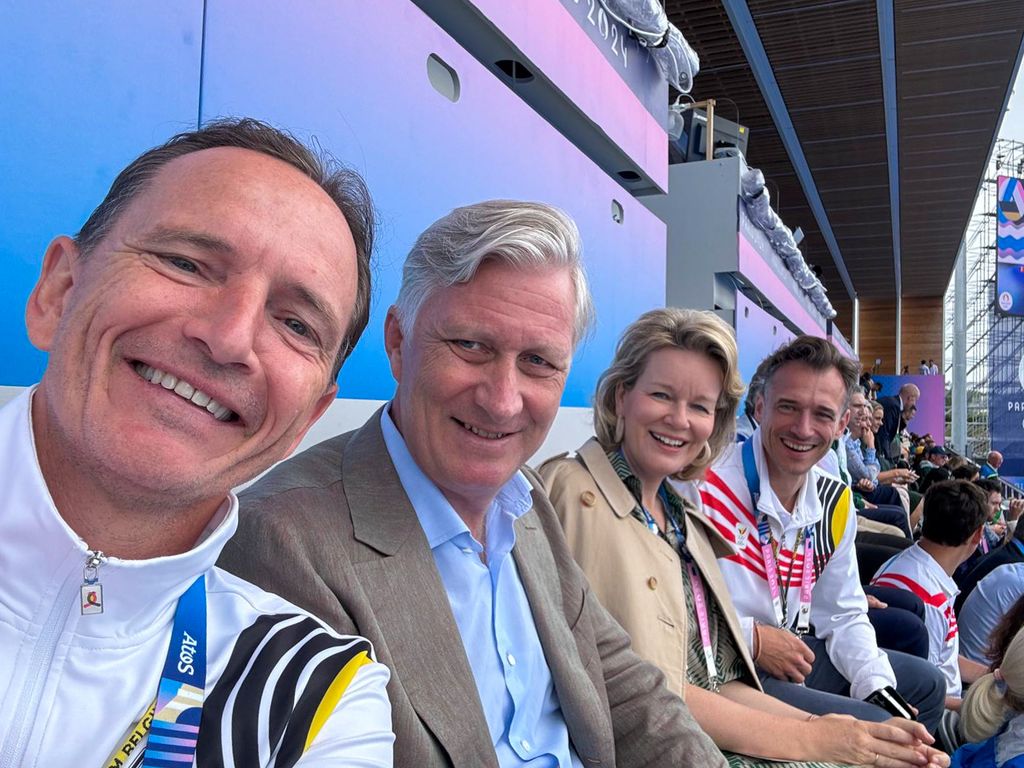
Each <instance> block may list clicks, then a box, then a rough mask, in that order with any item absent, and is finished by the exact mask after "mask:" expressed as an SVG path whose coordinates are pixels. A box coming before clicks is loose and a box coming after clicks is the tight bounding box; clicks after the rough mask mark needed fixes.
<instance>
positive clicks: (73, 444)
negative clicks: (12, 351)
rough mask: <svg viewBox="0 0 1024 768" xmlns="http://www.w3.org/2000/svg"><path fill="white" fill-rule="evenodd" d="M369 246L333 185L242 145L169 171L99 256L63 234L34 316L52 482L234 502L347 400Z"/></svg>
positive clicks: (197, 155) (38, 424)
mask: <svg viewBox="0 0 1024 768" xmlns="http://www.w3.org/2000/svg"><path fill="white" fill-rule="evenodd" d="M355 258H356V257H355V246H354V243H353V240H352V236H351V233H350V232H349V229H348V226H347V225H346V223H345V219H344V217H343V216H342V214H341V212H340V211H339V210H338V208H337V207H336V206H335V205H334V203H333V202H332V200H331V199H330V198H329V197H328V196H327V194H326V193H325V192H323V190H321V189H320V188H319V187H318V186H317V185H316V184H315V183H314V182H313V181H311V180H310V179H308V178H307V177H305V176H304V175H303V174H302V173H300V172H299V171H298V170H296V169H295V168H292V167H291V166H289V165H287V164H286V163H284V162H282V161H280V160H276V159H274V158H271V157H269V156H267V155H263V154H260V153H257V152H253V151H249V150H242V149H234V148H218V149H208V150H202V151H199V152H194V153H192V154H188V155H185V156H183V157H180V158H178V159H175V160H172V161H171V162H170V163H168V164H167V165H166V166H164V167H163V168H161V169H160V170H159V171H158V172H157V173H156V175H155V177H154V178H153V180H152V181H151V183H150V184H149V186H148V187H147V188H146V189H145V190H143V191H142V192H140V193H139V194H138V195H137V196H136V197H135V198H134V200H133V201H132V202H131V203H130V204H129V205H128V206H127V208H126V209H125V211H124V212H123V213H121V214H120V216H119V217H118V218H117V220H116V222H115V223H114V226H113V227H112V229H111V231H110V232H109V234H108V235H107V236H106V237H104V238H103V240H102V241H100V243H99V244H98V245H97V247H96V248H95V249H94V250H93V251H92V252H91V253H89V254H87V255H82V254H80V253H79V252H78V250H77V248H76V246H75V244H74V243H73V242H72V241H71V240H69V239H68V238H58V239H57V240H55V241H54V242H53V243H52V244H51V245H50V248H49V249H48V251H47V254H46V258H45V261H44V266H43V274H42V276H41V278H40V281H39V283H38V285H37V286H36V289H35V291H34V292H33V295H32V298H31V299H30V301H29V306H28V310H27V313H26V322H27V324H28V328H29V334H30V336H31V338H32V341H33V343H34V344H35V345H36V346H37V347H39V348H41V349H45V350H48V351H49V352H50V360H49V365H48V367H47V370H46V373H45V375H44V377H43V380H42V383H41V385H40V387H39V389H38V391H37V392H36V394H35V397H34V399H33V419H34V426H35V434H36V440H37V445H38V449H39V454H40V462H41V464H42V466H43V469H44V473H46V474H47V480H48V482H51V479H52V477H53V476H60V477H61V480H60V481H59V482H58V485H60V484H67V487H66V488H64V491H65V495H69V496H72V497H73V496H74V494H76V492H77V491H76V484H77V485H79V486H81V485H82V484H83V483H89V482H92V483H94V484H95V485H96V486H99V487H100V488H101V489H102V492H105V493H106V494H107V495H108V496H111V497H116V498H124V499H126V500H130V501H127V502H126V503H135V504H143V503H146V502H147V500H151V501H157V500H159V501H160V502H161V503H164V504H166V505H179V504H180V506H182V507H187V506H190V505H191V506H193V507H195V506H204V505H205V506H209V505H210V504H212V505H214V507H215V506H216V505H219V504H220V503H221V501H222V500H223V498H224V495H225V494H226V493H227V491H228V490H229V489H230V488H232V487H233V486H235V485H238V484H239V483H241V482H244V481H245V480H248V479H250V478H252V477H254V476H255V475H256V474H258V473H259V472H261V471H262V470H264V469H266V468H267V467H269V466H270V465H271V464H272V463H273V462H275V461H277V460H279V459H281V458H283V457H284V456H285V455H287V453H288V452H290V451H291V449H292V448H293V447H294V446H295V445H296V444H297V443H298V441H299V440H300V439H301V437H302V435H303V434H304V433H305V431H306V430H307V429H308V427H309V426H310V425H311V424H312V423H313V422H314V421H315V420H316V418H317V417H318V416H319V415H320V414H321V413H322V412H323V410H324V409H325V408H326V407H327V406H328V405H329V403H330V402H331V400H332V399H333V397H334V394H335V391H336V387H335V386H334V384H333V382H331V380H330V373H331V366H332V362H333V360H334V356H335V354H336V352H337V350H338V347H339V344H340V340H341V336H342V333H343V331H344V325H345V322H346V321H347V318H348V317H349V315H350V313H351V311H352V306H353V303H354V301H355V293H356V262H355ZM71 468H73V470H72V469H71Z"/></svg>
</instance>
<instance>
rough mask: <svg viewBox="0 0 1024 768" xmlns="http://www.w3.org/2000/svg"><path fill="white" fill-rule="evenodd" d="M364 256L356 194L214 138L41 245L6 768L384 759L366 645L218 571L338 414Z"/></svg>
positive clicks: (3, 621)
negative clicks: (262, 491)
mask: <svg viewBox="0 0 1024 768" xmlns="http://www.w3.org/2000/svg"><path fill="white" fill-rule="evenodd" d="M371 241H372V212H371V209H370V207H369V201H368V196H367V195H366V192H365V188H364V187H363V185H362V181H361V180H360V179H359V178H358V177H357V176H355V175H354V174H351V173H350V172H348V171H345V170H335V169H331V168H325V166H324V164H323V161H322V160H321V159H319V158H317V157H316V156H314V155H313V154H312V153H310V152H309V151H308V150H306V149H305V148H304V147H303V146H302V145H301V144H299V143H298V142H296V141H295V140H294V139H292V138H291V137H290V136H288V135H287V134H285V133H283V132H281V131H278V130H276V129H274V128H271V127H270V126H267V125H265V124H263V123H259V122H257V121H253V120H230V121H220V122H217V123H213V124H210V125H208V126H206V127H205V128H202V129H200V130H198V131H192V132H189V133H186V134H181V135H179V136H177V137H174V138H173V139H171V140H170V141H169V142H168V143H167V144H165V145H163V146H161V147H157V148H156V149H153V150H150V151H149V152H146V153H145V154H143V155H142V156H141V157H140V158H138V159H137V160H135V161H134V162H133V163H132V164H131V165H129V166H128V168H126V169H125V170H124V171H123V172H122V173H121V175H120V176H118V178H117V180H116V181H115V182H114V185H113V186H112V187H111V190H110V192H109V193H108V195H107V198H106V199H105V200H104V202H103V203H102V204H101V205H100V206H99V207H98V208H97V209H96V211H95V212H94V213H93V214H92V216H91V217H90V218H89V220H88V221H87V222H86V224H85V226H84V227H83V228H82V230H81V232H79V234H78V235H77V236H76V237H75V238H73V239H72V238H68V237H58V238H57V239H55V240H54V241H53V242H52V243H51V244H50V246H49V247H48V249H47V251H46V254H45V256H44V260H43V266H42V274H41V276H40V279H39V282H38V283H37V285H36V287H35V289H34V291H33V292H32V295H31V297H30V298H29V302H28V308H27V311H26V323H27V327H28V332H29V336H30V338H31V340H32V342H33V343H34V344H35V345H36V346H37V347H39V348H40V349H43V350H46V351H48V352H49V360H48V364H47V368H46V371H45V373H44V375H43V378H42V380H41V381H40V383H39V384H38V385H37V386H35V387H32V388H30V389H28V390H26V391H25V392H24V393H22V394H21V395H20V396H19V397H17V398H16V399H15V400H14V401H12V402H10V403H8V404H7V405H6V406H5V407H4V408H2V409H0V574H2V578H3V582H4V584H3V588H2V589H0V648H3V651H4V652H3V653H2V654H0V768H8V767H11V768H13V767H14V766H48V767H49V766H76V767H77V766H95V767H99V766H107V765H109V766H137V765H143V766H154V767H157V766H182V765H193V764H194V765H198V766H200V767H202V766H246V767H248V766H271V765H274V766H292V765H296V764H298V765H300V766H302V767H303V768H310V767H312V766H326V765H349V766H351V765H358V766H390V765H391V763H392V743H393V734H392V731H391V722H390V706H389V703H388V698H387V695H386V691H385V687H386V685H387V681H388V671H387V669H386V668H384V667H383V666H381V665H380V664H378V663H376V662H375V661H374V660H373V657H372V653H373V652H372V649H371V647H370V644H369V643H368V642H367V641H365V640H364V639H362V638H359V637H346V636H342V635H339V634H337V633H335V632H333V631H332V630H330V629H328V628H327V627H326V626H325V625H324V624H322V623H321V622H320V621H319V620H317V619H314V618H312V617H311V616H309V615H308V614H306V613H305V612H303V611H302V610H300V609H298V608H297V607H295V606H294V605H292V604H290V603H288V602H286V601H285V600H283V599H281V598H279V597H277V596H275V595H271V594H269V593H267V592H264V591H263V590H261V589H259V588H257V587H255V586H254V585H252V584H249V583H247V582H245V581H242V580H240V579H238V578H235V577H233V576H230V575H228V574H226V573H224V572H223V571H221V570H220V569H218V568H216V567H214V563H215V562H216V560H217V558H218V556H219V554H220V551H221V549H222V548H223V546H224V544H225V543H226V541H227V540H228V539H229V538H230V537H231V535H232V534H233V533H234V531H235V527H236V524H237V500H236V499H235V496H234V494H233V493H231V488H233V487H235V486H237V485H238V484H240V483H242V482H244V481H246V480H248V479H250V478H252V477H253V476H255V475H256V474H258V473H259V472H261V471H263V470H264V469H266V468H267V467H268V466H270V465H271V464H272V463H274V462H275V461H277V460H279V459H282V458H284V456H286V455H287V454H288V453H289V452H290V451H291V450H292V449H293V448H294V447H295V445H296V444H297V443H298V442H299V440H301V438H302V436H303V435H304V434H305V432H306V430H307V429H308V428H309V426H310V425H312V423H313V422H314V421H315V420H316V419H317V418H318V417H319V416H320V414H321V413H323V411H324V409H325V408H326V407H327V406H328V405H329V404H330V402H331V401H332V400H333V399H334V396H335V393H336V391H337V386H336V385H335V383H334V381H335V378H336V376H337V372H338V369H339V368H340V365H341V362H342V360H343V359H344V356H345V354H346V352H347V351H348V350H350V349H351V346H352V344H354V342H355V340H356V339H357V338H358V336H359V334H360V333H361V331H362V329H363V328H364V327H365V325H366V317H367V306H368V300H369V299H368V297H369V290H370V286H369V270H368V258H369V251H370V246H371ZM270 567H280V568H287V567H288V564H287V563H278V564H270Z"/></svg>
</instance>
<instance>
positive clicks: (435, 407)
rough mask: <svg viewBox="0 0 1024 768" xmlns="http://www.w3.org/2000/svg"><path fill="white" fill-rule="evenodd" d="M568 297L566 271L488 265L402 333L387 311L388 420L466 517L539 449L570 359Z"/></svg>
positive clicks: (431, 302)
mask: <svg viewBox="0 0 1024 768" xmlns="http://www.w3.org/2000/svg"><path fill="white" fill-rule="evenodd" d="M573 299H574V289H573V285H572V280H571V276H570V272H569V270H567V269H555V268H552V269H536V268H533V269H530V268H527V269H517V268H515V267H512V266H509V265H507V264H504V263H502V262H496V261H485V262H484V263H483V264H482V265H481V267H480V268H479V269H478V270H477V273H476V275H475V276H474V277H473V279H472V280H470V281H469V282H468V283H460V284H457V285H454V286H451V287H449V288H443V289H440V290H437V291H435V292H434V293H432V294H431V295H430V296H429V297H428V298H427V299H426V301H425V302H424V303H423V304H422V306H421V307H420V310H419V313H418V314H417V316H416V319H415V323H414V324H413V326H412V328H409V329H408V332H407V333H403V332H402V329H401V326H400V323H399V322H398V318H397V315H396V314H395V310H394V308H392V310H391V311H390V312H389V313H388V317H387V321H386V324H385V345H386V347H387V352H388V357H389V359H390V362H391V372H392V374H393V375H394V377H395V380H396V381H397V382H398V389H397V391H396V393H395V398H394V402H393V404H392V410H391V416H392V418H393V419H394V420H395V424H396V426H397V427H398V429H399V431H400V432H401V433H402V436H403V438H404V439H405V442H406V445H407V446H408V448H409V452H410V453H411V454H412V457H413V459H415V461H416V463H417V464H418V465H419V467H420V469H422V470H423V472H424V473H425V474H426V475H427V477H429V478H430V479H431V480H432V481H433V482H434V483H435V484H436V485H437V486H438V488H439V489H440V490H441V492H442V493H444V495H445V497H446V498H447V499H448V500H449V502H451V504H452V506H453V507H455V509H456V511H458V512H460V514H463V516H465V515H466V514H472V515H475V514H478V513H479V512H481V511H483V509H485V508H486V507H487V505H489V504H490V502H491V500H492V499H493V498H494V496H495V494H496V493H497V492H498V490H499V489H500V488H501V486H502V485H504V484H505V483H506V482H507V481H508V480H509V479H510V478H511V477H512V475H514V474H515V472H516V471H517V470H518V469H519V467H520V466H521V465H522V464H523V463H524V462H526V460H527V459H529V458H530V457H531V456H532V455H533V454H534V453H535V452H536V451H537V449H538V448H539V447H540V445H541V443H542V442H543V441H544V438H545V436H546V435H547V433H548V429H549V428H550V427H551V422H552V421H553V420H554V418H555V415H556V414H557V412H558V405H559V402H560V400H561V397H562V390H563V388H564V387H565V380H566V377H567V375H568V373H569V364H570V362H571V360H572V351H573Z"/></svg>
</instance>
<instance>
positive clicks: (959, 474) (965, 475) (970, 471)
mask: <svg viewBox="0 0 1024 768" xmlns="http://www.w3.org/2000/svg"><path fill="white" fill-rule="evenodd" d="M978 472H979V469H978V465H977V464H975V463H974V462H973V461H968V462H967V463H966V464H961V465H960V466H959V467H954V468H953V479H954V480H971V479H973V477H974V476H975V475H976V474H978Z"/></svg>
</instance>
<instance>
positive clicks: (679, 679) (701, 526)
mask: <svg viewBox="0 0 1024 768" xmlns="http://www.w3.org/2000/svg"><path fill="white" fill-rule="evenodd" d="M539 472H540V474H541V477H542V478H543V479H544V485H545V487H546V489H547V492H548V495H549V496H550V498H551V503H552V504H553V505H554V508H555V513H556V514H557V515H558V518H559V520H560V521H561V523H562V527H563V529H564V530H565V537H566V540H567V541H568V543H569V549H570V550H571V551H572V553H573V556H574V557H575V558H576V562H577V563H579V565H580V567H581V568H582V569H583V572H584V573H585V574H586V575H587V579H588V580H589V581H590V586H591V588H592V589H593V590H594V593H595V594H596V595H597V597H598V599H599V600H600V601H601V604H602V605H604V607H605V608H607V609H608V611H609V612H610V613H611V614H612V616H614V617H615V619H616V620H617V621H618V622H619V624H621V625H622V627H623V628H624V629H625V630H626V631H627V632H628V633H629V635H630V637H631V638H632V641H633V650H635V651H636V652H637V653H638V654H639V655H640V656H641V657H642V658H644V659H646V660H647V661H650V662H651V663H652V664H655V665H656V666H657V667H658V668H659V669H661V671H662V672H664V673H665V676H666V677H667V678H668V686H669V689H670V690H671V691H672V692H673V693H677V694H679V695H680V696H682V695H683V694H684V692H685V689H686V685H685V684H686V649H687V623H688V617H687V615H686V601H685V597H684V595H683V578H684V574H683V571H682V563H681V561H680V559H679V555H678V554H677V553H676V551H675V550H674V549H673V548H672V547H671V546H669V544H668V543H667V542H666V541H665V540H664V539H662V538H661V537H659V536H652V535H651V532H650V531H649V530H647V527H646V526H645V525H644V524H643V523H642V522H640V521H639V520H637V519H636V518H635V517H634V516H633V515H632V511H633V509H634V507H635V506H636V499H634V498H633V495H632V494H631V493H630V492H629V489H628V488H626V486H625V485H624V484H623V483H622V481H621V480H620V479H619V476H618V473H616V471H615V468H614V467H613V466H612V465H611V463H610V462H609V461H608V457H607V456H606V455H605V451H604V448H602V447H601V444H600V443H598V442H597V440H596V439H593V438H591V439H590V440H588V441H587V442H586V443H585V444H584V445H583V446H581V447H580V448H579V450H577V452H576V456H575V457H569V456H568V454H563V455H562V456H556V457H555V458H553V459H549V460H548V461H546V462H545V463H544V464H543V465H541V467H540V469H539ZM685 508H686V517H685V525H686V531H685V534H686V544H687V549H688V550H689V552H690V556H691V557H692V558H693V560H694V563H695V564H696V565H697V568H698V569H699V570H700V572H701V575H702V576H703V578H704V583H705V585H706V587H707V589H708V591H709V592H710V593H711V594H712V595H714V597H715V599H716V600H717V601H718V603H719V605H721V607H722V613H723V614H724V616H725V622H726V628H727V630H728V631H729V632H730V634H732V637H733V640H734V642H735V645H736V648H737V650H738V651H739V652H740V654H741V655H742V657H743V661H744V662H745V663H746V665H747V669H748V671H749V673H750V680H751V681H752V682H753V684H754V685H756V686H758V687H760V683H759V682H757V679H758V678H757V673H756V671H755V670H754V662H753V661H752V660H751V658H750V654H749V652H748V651H747V644H746V643H745V642H744V641H743V635H742V634H741V632H740V626H739V620H738V619H737V616H736V609H735V608H734V607H733V604H732V599H731V598H730V597H729V591H728V589H727V588H726V586H725V581H724V580H723V578H722V572H721V571H720V570H719V568H718V563H717V562H716V558H718V557H723V556H725V555H730V554H732V553H733V550H732V547H731V545H730V544H729V543H728V542H727V541H726V540H725V539H723V538H722V536H721V535H720V534H719V533H718V531H716V530H715V528H714V527H713V526H712V525H711V523H710V522H708V520H707V519H706V518H705V517H704V515H702V514H701V513H700V512H699V511H698V510H697V509H695V508H694V507H693V505H692V504H690V503H689V502H685Z"/></svg>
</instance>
